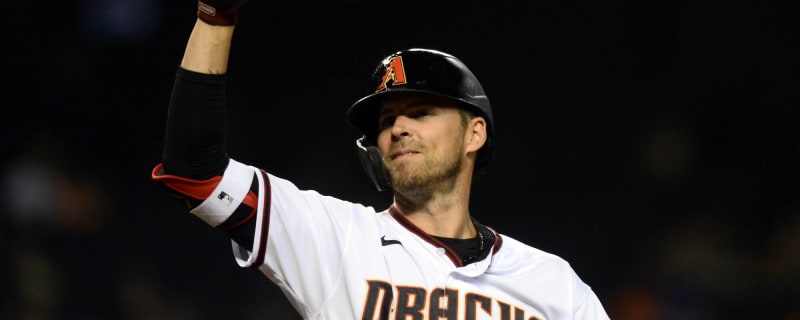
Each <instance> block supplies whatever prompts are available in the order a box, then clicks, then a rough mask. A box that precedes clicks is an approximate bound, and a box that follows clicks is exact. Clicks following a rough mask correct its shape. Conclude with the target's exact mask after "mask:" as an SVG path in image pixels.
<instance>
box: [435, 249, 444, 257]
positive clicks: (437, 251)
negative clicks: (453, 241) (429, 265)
mask: <svg viewBox="0 0 800 320" xmlns="http://www.w3.org/2000/svg"><path fill="white" fill-rule="evenodd" d="M436 253H438V254H439V255H440V256H443V255H444V248H436Z"/></svg>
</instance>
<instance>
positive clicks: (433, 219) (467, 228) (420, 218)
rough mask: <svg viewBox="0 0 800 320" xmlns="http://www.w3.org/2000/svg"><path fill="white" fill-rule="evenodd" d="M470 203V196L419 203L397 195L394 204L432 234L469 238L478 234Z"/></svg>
mask: <svg viewBox="0 0 800 320" xmlns="http://www.w3.org/2000/svg"><path fill="white" fill-rule="evenodd" d="M468 204H469V199H468V198H466V199H442V198H436V199H432V200H429V201H426V202H425V203H423V204H419V203H415V202H413V201H409V199H407V198H403V197H402V196H400V195H395V200H394V204H393V206H394V207H395V208H397V209H398V211H399V212H400V213H401V214H403V216H405V217H406V219H408V220H409V221H411V222H412V223H414V225H416V226H417V227H418V228H420V229H422V231H425V232H426V233H428V234H430V235H434V236H439V237H447V238H457V239H467V238H472V237H475V235H476V229H475V225H474V224H473V223H472V218H471V217H470V214H469V205H468Z"/></svg>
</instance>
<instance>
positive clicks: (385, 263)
mask: <svg viewBox="0 0 800 320" xmlns="http://www.w3.org/2000/svg"><path fill="white" fill-rule="evenodd" d="M254 176H255V179H257V183H258V194H257V195H255V194H250V193H249V192H250V186H251V184H252V183H253V179H254ZM154 179H155V180H156V181H160V182H164V183H166V184H168V185H169V184H170V183H171V182H174V181H178V180H182V181H184V182H185V181H186V179H182V178H178V177H174V176H159V177H155V176H154ZM209 181H211V182H213V183H216V186H213V185H212V186H209V188H213V189H214V190H213V191H212V192H211V194H210V196H208V198H207V199H206V200H205V201H204V202H203V203H202V204H201V205H199V206H198V207H196V208H195V209H193V210H192V213H194V214H195V215H196V216H198V217H199V218H201V219H203V220H205V221H206V222H207V223H209V224H210V225H212V226H216V225H219V224H220V223H222V222H223V221H224V220H225V219H226V218H227V217H228V216H230V215H231V213H233V211H234V210H235V209H236V208H237V207H238V206H240V205H242V202H243V200H245V198H248V197H249V199H248V200H247V201H250V203H251V204H252V203H257V206H256V208H257V210H255V212H254V214H256V217H255V218H256V219H257V220H256V223H257V229H256V232H255V239H253V245H252V248H253V250H252V252H250V251H247V250H245V249H243V248H242V247H240V246H239V245H238V244H237V243H236V242H233V253H234V257H235V259H236V261H237V263H238V264H239V265H240V266H242V267H257V268H258V269H259V270H261V271H262V272H263V273H264V274H265V275H266V276H267V277H268V278H269V279H270V280H272V281H273V282H274V283H275V284H277V285H278V286H279V287H280V288H281V290H282V291H283V292H284V293H285V295H286V297H287V298H288V299H289V301H290V302H291V303H292V305H293V306H294V307H295V309H296V310H297V311H298V312H299V314H300V315H301V316H302V317H303V318H304V319H337V320H338V319H452V320H456V319H459V320H473V319H502V320H523V319H525V320H531V319H540V320H544V319H608V316H607V314H606V312H605V310H604V309H603V307H602V305H601V303H600V301H599V300H598V298H597V296H596V295H595V293H594V292H593V291H592V290H591V288H590V287H589V286H587V285H586V284H585V283H584V282H582V281H581V279H580V278H579V277H578V276H577V275H576V273H575V272H574V271H573V269H572V268H571V267H570V265H569V264H568V263H567V262H566V261H565V260H563V259H562V258H560V257H558V256H555V255H553V254H550V253H547V252H544V251H542V250H539V249H536V248H533V247H530V246H528V245H526V244H524V243H522V242H519V241H517V240H515V239H513V238H511V237H508V236H506V235H501V234H497V233H495V237H496V239H497V241H495V242H494V247H493V249H492V253H491V254H489V255H488V256H487V257H486V258H484V259H483V260H480V261H476V262H474V263H471V264H468V265H466V266H463V265H461V261H460V259H459V258H458V257H457V256H456V255H455V254H454V252H453V251H452V250H451V249H449V248H447V247H446V246H445V245H443V244H442V243H441V242H439V241H438V240H436V239H435V238H434V237H432V236H430V235H428V234H426V233H425V232H423V231H422V230H420V229H418V228H417V227H416V226H414V225H413V224H412V223H411V222H410V221H408V220H407V219H405V218H404V216H403V215H402V214H401V213H399V212H397V211H396V209H394V208H390V209H386V210H382V211H376V210H375V209H373V208H372V207H368V206H364V205H361V204H357V203H352V202H348V201H344V200H341V199H337V198H334V197H330V196H325V195H321V194H319V193H318V192H316V191H313V190H300V189H298V187H296V186H295V185H294V184H293V183H291V182H290V181H288V180H285V179H281V178H279V177H276V176H273V175H271V174H269V173H267V172H265V171H263V170H261V169H258V168H255V167H252V166H248V165H245V164H242V163H239V162H236V161H234V160H231V161H230V164H229V165H228V168H227V169H226V171H225V174H224V176H223V177H222V178H221V179H212V180H209Z"/></svg>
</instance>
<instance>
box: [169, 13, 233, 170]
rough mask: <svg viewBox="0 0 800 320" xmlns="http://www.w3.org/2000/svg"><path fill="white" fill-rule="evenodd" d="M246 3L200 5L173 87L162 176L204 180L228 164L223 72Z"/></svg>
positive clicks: (224, 77) (224, 79)
mask: <svg viewBox="0 0 800 320" xmlns="http://www.w3.org/2000/svg"><path fill="white" fill-rule="evenodd" d="M246 2H247V0H233V1H231V0H203V1H200V2H198V10H197V20H196V22H195V25H194V28H193V29H192V32H191V34H190V36H189V40H188V42H187V44H186V49H185V51H184V55H183V59H182V61H181V64H180V68H178V70H177V74H176V78H175V83H174V85H173V89H172V96H171V100H170V105H169V114H168V118H167V131H166V137H165V141H164V142H165V143H164V152H163V155H162V161H163V167H162V168H161V169H162V170H160V172H159V173H160V174H169V175H175V176H181V177H184V178H189V179H195V180H204V179H209V178H212V177H215V176H220V175H221V174H222V172H223V170H224V169H225V167H226V166H227V163H228V156H227V154H226V153H225V136H224V135H225V123H224V118H225V117H224V116H225V104H226V99H225V82H226V76H225V74H226V72H227V68H228V58H229V54H230V49H231V42H232V38H233V31H234V28H235V24H236V22H237V20H238V8H239V7H241V5H242V4H244V3H246Z"/></svg>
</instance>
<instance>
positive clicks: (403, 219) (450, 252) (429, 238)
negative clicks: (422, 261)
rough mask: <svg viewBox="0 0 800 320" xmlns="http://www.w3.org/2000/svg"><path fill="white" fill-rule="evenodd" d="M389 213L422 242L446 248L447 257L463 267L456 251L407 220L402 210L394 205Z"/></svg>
mask: <svg viewBox="0 0 800 320" xmlns="http://www.w3.org/2000/svg"><path fill="white" fill-rule="evenodd" d="M389 213H391V214H392V217H394V219H395V220H397V222H399V223H400V224H401V225H402V226H404V227H406V229H408V230H409V231H411V232H412V233H414V234H416V235H417V236H418V237H420V238H422V240H425V241H427V242H428V243H430V244H432V245H434V246H436V247H439V248H444V252H445V253H446V254H447V257H448V258H450V261H452V262H453V264H454V265H456V266H457V267H463V266H464V263H463V262H462V261H461V258H460V257H459V256H458V254H456V252H455V250H453V249H452V248H450V247H449V246H447V245H446V244H444V243H442V242H441V241H439V240H437V239H436V238H434V237H433V236H431V235H429V234H428V233H426V232H425V231H422V229H420V228H419V227H417V226H416V225H414V223H412V222H411V221H409V220H408V219H406V217H405V215H404V214H403V213H402V212H400V209H397V208H396V207H395V206H394V205H392V206H391V207H389Z"/></svg>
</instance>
